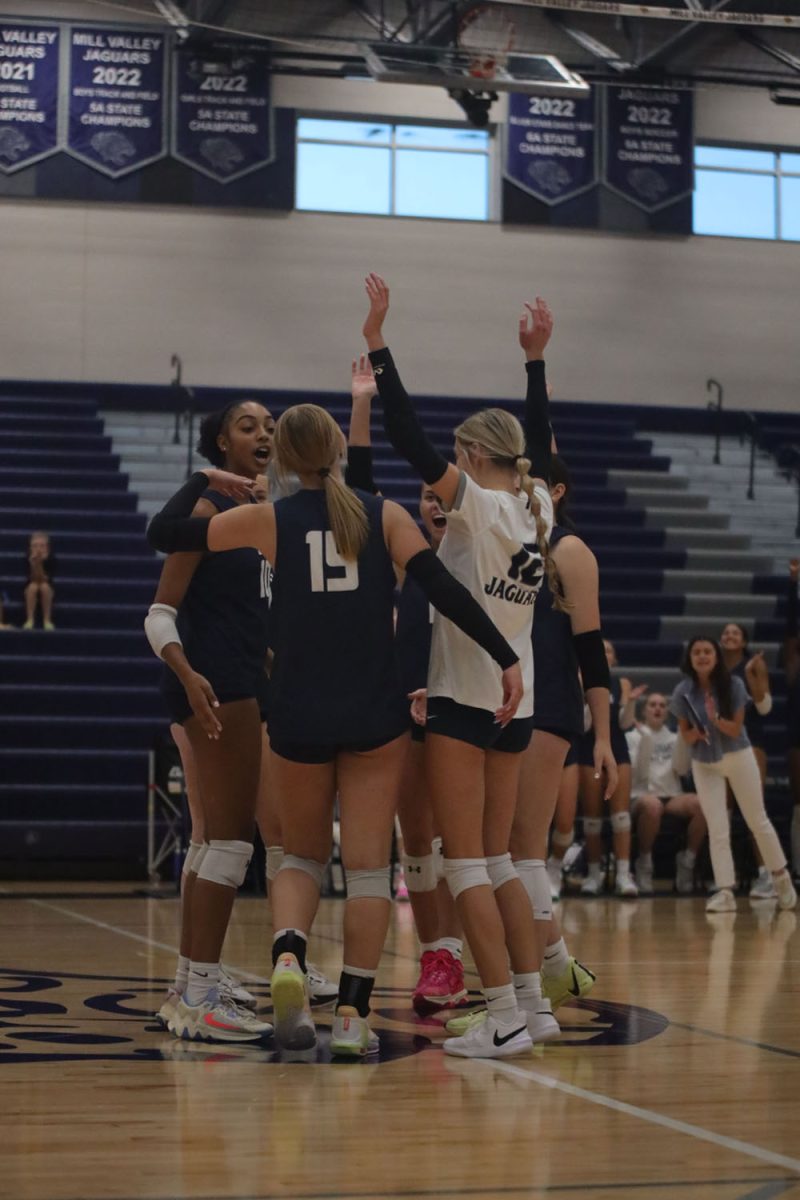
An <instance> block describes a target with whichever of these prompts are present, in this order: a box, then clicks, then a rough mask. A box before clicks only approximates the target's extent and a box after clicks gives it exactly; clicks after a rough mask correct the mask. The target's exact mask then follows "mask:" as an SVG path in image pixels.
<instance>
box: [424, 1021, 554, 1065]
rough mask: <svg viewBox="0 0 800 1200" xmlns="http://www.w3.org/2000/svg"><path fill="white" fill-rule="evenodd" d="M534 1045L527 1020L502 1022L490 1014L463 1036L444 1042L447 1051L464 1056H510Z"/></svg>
mask: <svg viewBox="0 0 800 1200" xmlns="http://www.w3.org/2000/svg"><path fill="white" fill-rule="evenodd" d="M521 1015H522V1014H521ZM532 1049H533V1041H532V1040H531V1035H530V1034H529V1033H528V1026H527V1023H526V1022H525V1021H523V1020H521V1019H520V1018H518V1019H517V1020H515V1021H512V1023H511V1024H510V1025H499V1024H498V1023H497V1021H496V1020H495V1019H494V1017H492V1016H490V1015H488V1014H487V1016H486V1020H485V1021H480V1022H478V1023H477V1024H475V1025H473V1027H472V1028H471V1029H470V1030H468V1031H467V1032H466V1033H465V1034H463V1035H462V1036H461V1037H454V1038H449V1039H448V1040H447V1041H446V1042H445V1043H444V1052H445V1054H456V1055H458V1056H459V1057H460V1058H509V1057H510V1056H511V1055H512V1054H525V1053H526V1052H527V1051H528V1050H532Z"/></svg>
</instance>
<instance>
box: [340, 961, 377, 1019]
mask: <svg viewBox="0 0 800 1200" xmlns="http://www.w3.org/2000/svg"><path fill="white" fill-rule="evenodd" d="M374 986H375V972H374V971H367V970H365V969H364V968H363V967H348V966H343V967H342V973H341V975H340V976H339V996H338V998H337V1000H336V1007H337V1008H343V1007H348V1008H354V1009H355V1010H356V1012H357V1013H358V1015H359V1016H360V1017H368V1016H369V998H370V996H371V995H372V989H373V987H374Z"/></svg>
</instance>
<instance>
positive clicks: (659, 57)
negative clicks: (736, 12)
mask: <svg viewBox="0 0 800 1200" xmlns="http://www.w3.org/2000/svg"><path fill="white" fill-rule="evenodd" d="M731 3H732V0H715V3H714V4H712V5H711V6H710V7H709V8H707V9H704V11H705V12H720V11H721V10H722V9H724V8H729V7H730V5H731ZM687 15H688V14H687ZM705 28H706V26H705V25H703V24H701V23H700V22H697V21H694V22H692V23H691V24H689V25H684V26H683V27H682V28H681V29H679V30H678V32H677V33H674V34H673V35H672V36H671V37H668V38H667V39H666V41H664V42H662V43H661V45H660V46H659V47H657V49H655V50H651V51H650V53H649V54H645V55H644V57H642V58H639V59H638V60H637V62H636V66H637V67H654V66H657V65H658V64H659V63H660V62H662V61H663V59H664V58H665V57H667V56H668V55H669V54H672V53H673V51H674V50H675V48H676V47H679V46H682V45H683V43H684V42H686V41H687V40H689V39H690V38H692V37H696V35H697V33H698V32H699V31H700V30H701V29H705Z"/></svg>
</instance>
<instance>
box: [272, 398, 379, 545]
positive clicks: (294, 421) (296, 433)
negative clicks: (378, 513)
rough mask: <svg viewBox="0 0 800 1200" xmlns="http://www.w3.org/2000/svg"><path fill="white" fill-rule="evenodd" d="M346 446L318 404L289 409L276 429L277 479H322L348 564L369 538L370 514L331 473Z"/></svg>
mask: <svg viewBox="0 0 800 1200" xmlns="http://www.w3.org/2000/svg"><path fill="white" fill-rule="evenodd" d="M343 446H344V434H343V433H342V431H341V429H340V428H339V426H338V425H337V424H336V422H335V421H334V419H333V417H332V416H331V415H330V413H328V412H326V411H325V409H324V408H320V407H319V406H318V405H317V404H296V405H294V407H293V408H287V410H286V412H285V413H283V415H282V416H280V417H279V418H278V421H277V424H276V425H275V440H274V451H275V460H276V466H277V471H278V475H279V476H280V477H281V478H285V477H286V475H287V474H288V473H290V472H294V473H295V474H297V475H314V474H316V475H319V477H320V479H321V480H322V490H323V492H324V494H325V505H326V508H327V511H328V520H329V522H330V527H331V533H332V534H333V540H334V542H335V543H336V549H337V550H338V551H339V553H340V554H341V556H342V558H344V559H345V560H346V561H348V562H353V561H354V560H355V559H357V558H358V556H359V554H360V553H361V551H362V550H363V549H364V547H365V546H366V544H367V538H368V537H369V518H368V517H367V510H366V509H365V508H364V505H363V503H362V502H361V500H359V498H358V496H356V494H355V493H354V492H351V490H350V489H349V488H348V487H345V485H344V484H343V483H342V482H341V480H340V479H339V478H338V477H337V476H336V475H333V474H332V473H331V471H332V467H333V465H334V463H335V462H336V461H337V459H338V458H339V456H340V453H341V449H342V447H343Z"/></svg>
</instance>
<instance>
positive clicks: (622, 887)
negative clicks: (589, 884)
mask: <svg viewBox="0 0 800 1200" xmlns="http://www.w3.org/2000/svg"><path fill="white" fill-rule="evenodd" d="M651 878H652V877H651ZM614 891H615V893H616V894H617V895H618V896H621V897H622V898H623V900H635V899H636V897H637V896H638V895H639V889H638V887H637V886H636V881H635V880H634V879H633V877H632V876H630V875H618V876H617V881H616V883H615V884H614Z"/></svg>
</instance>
